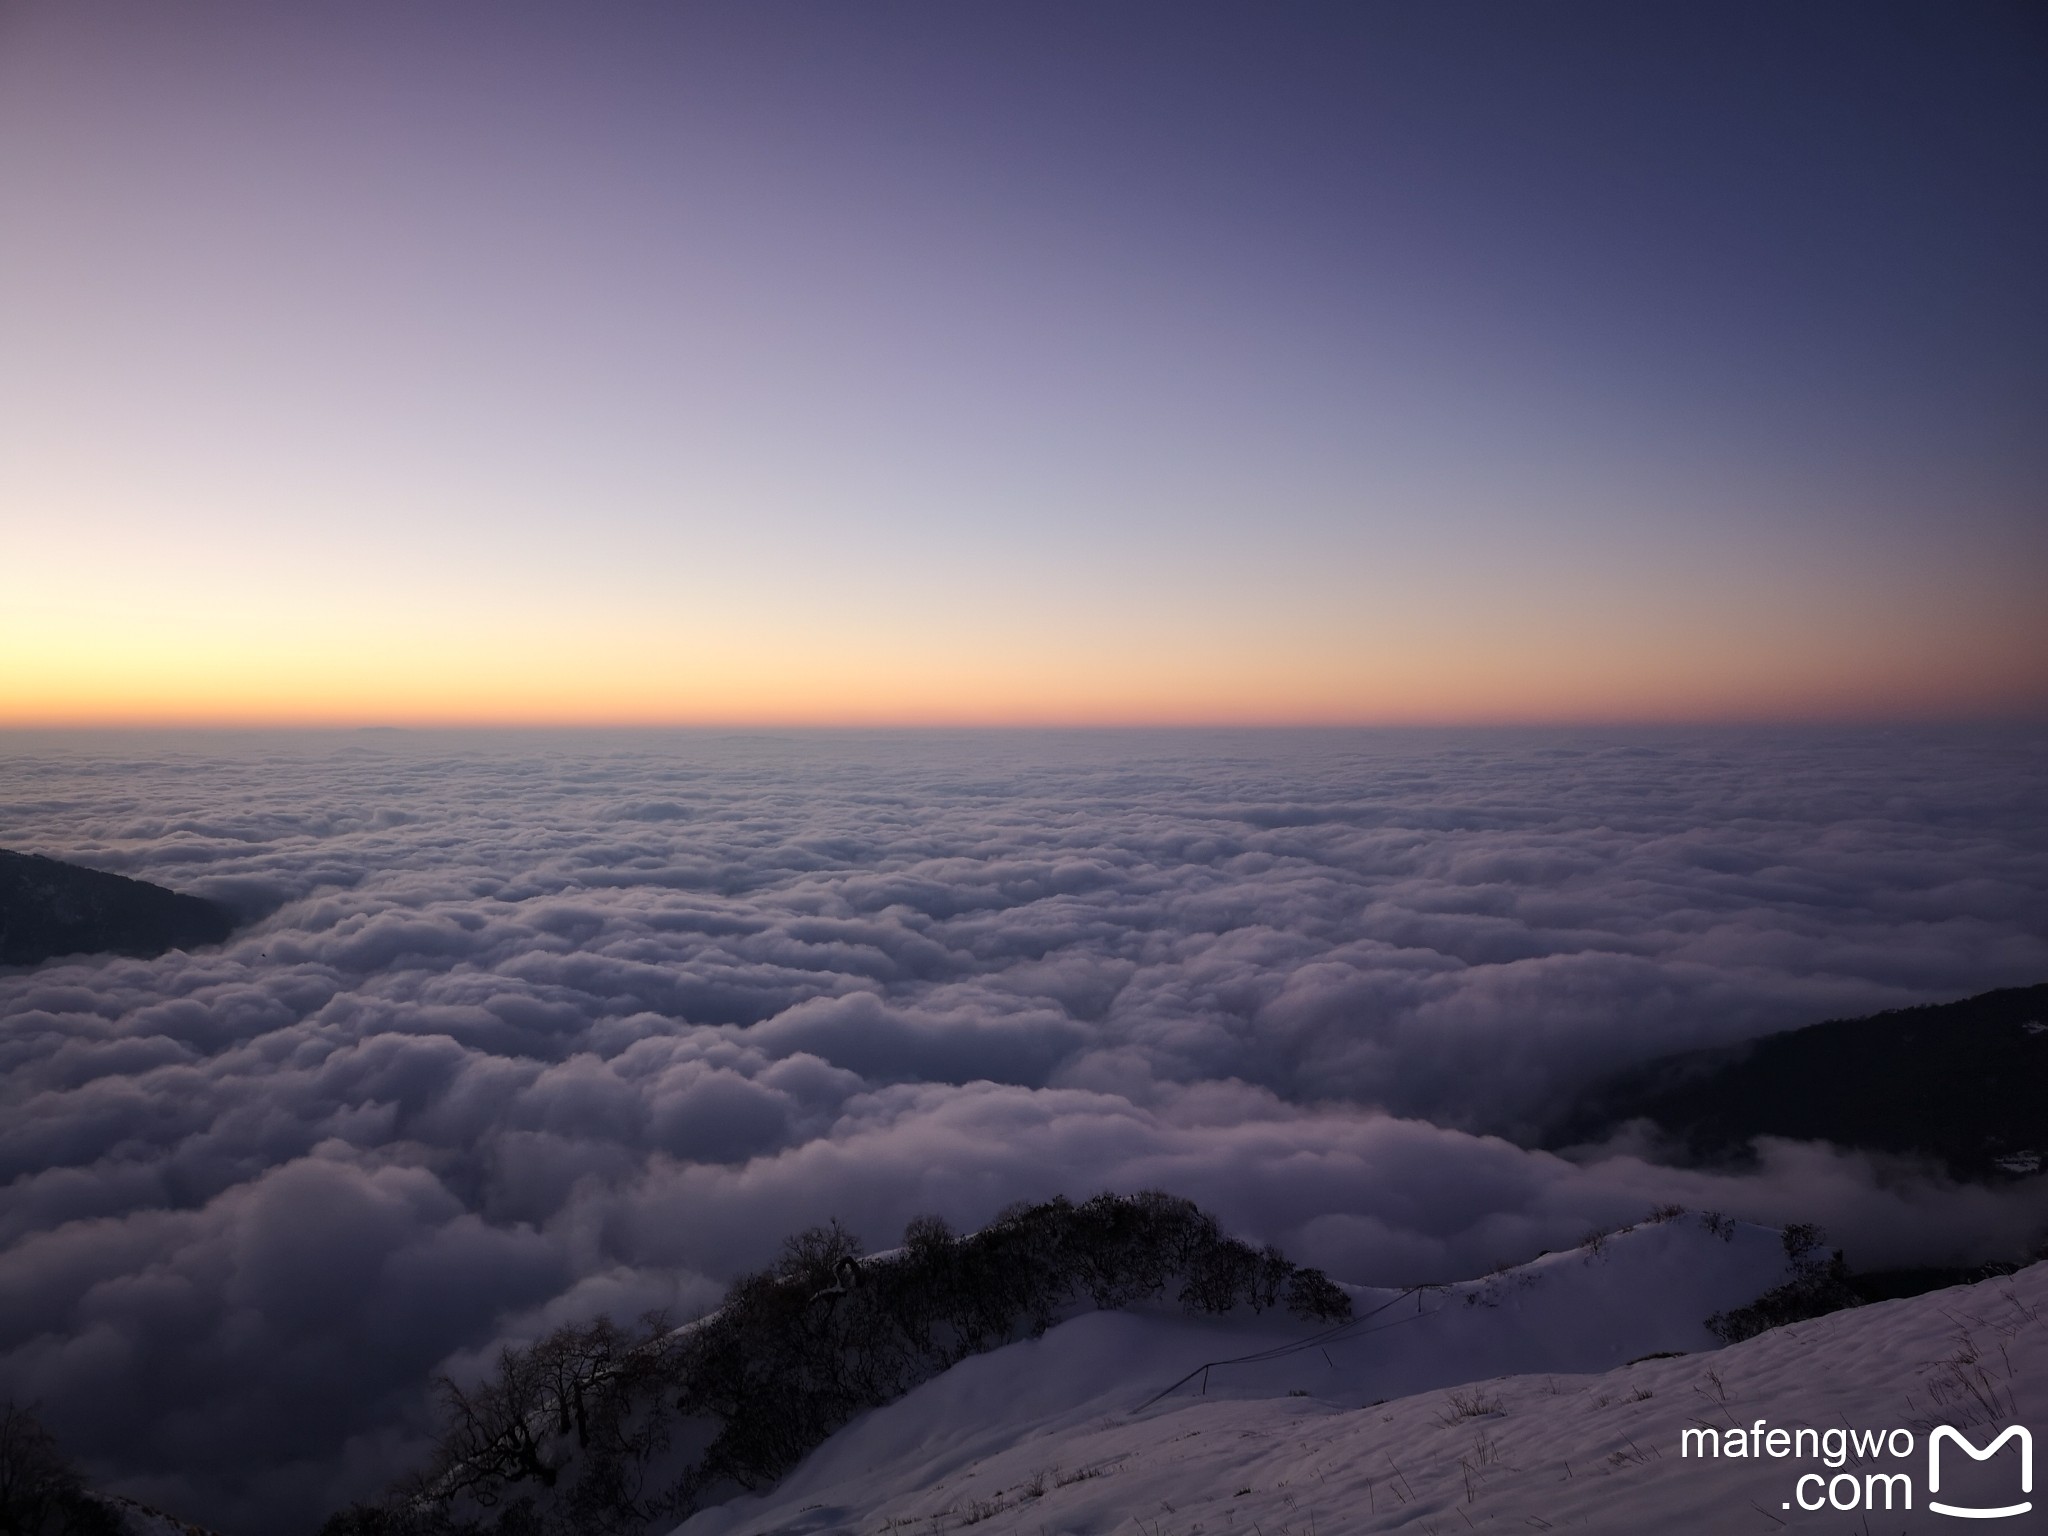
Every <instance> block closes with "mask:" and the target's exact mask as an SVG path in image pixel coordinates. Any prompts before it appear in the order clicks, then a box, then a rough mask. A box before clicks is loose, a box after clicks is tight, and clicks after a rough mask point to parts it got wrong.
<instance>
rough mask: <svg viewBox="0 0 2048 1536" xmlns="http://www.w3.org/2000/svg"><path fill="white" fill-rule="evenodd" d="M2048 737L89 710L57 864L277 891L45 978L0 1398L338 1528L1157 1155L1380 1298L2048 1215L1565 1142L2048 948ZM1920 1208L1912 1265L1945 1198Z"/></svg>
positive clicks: (13, 1029)
mask: <svg viewBox="0 0 2048 1536" xmlns="http://www.w3.org/2000/svg"><path fill="white" fill-rule="evenodd" d="M2043 746H2044V741H2043V738H2042V735H2041V733H2040V732H2038V731H2035V732H2011V731H2008V732H2003V733H1985V732H1978V733H1959V732H1948V733H1906V734H1901V733H1883V734H1878V733H1871V734H1856V733H1846V732H1832V733H1826V734H1812V733H1808V734H1800V733H1738V732H1732V731H1720V732H1690V733H1679V732H1667V733H1637V734H1632V735H1626V736H1624V735H1619V734H1615V735H1591V734H1579V735H1571V734H1566V733H1558V732H1542V733H1539V732H1523V733H1512V734H1508V733H1451V734H1442V735H1434V734H1423V733H1386V734H1364V735H1356V734H1341V733H1328V734H1305V735H1299V736H1295V735H1284V734H1271V735H1262V734H1222V735H1192V734H1185V735H1183V734H1163V735H1137V736H1127V737H1125V736H1113V735H1079V736H1057V735H1051V736H1034V735H929V736H925V735H879V736H872V737H868V736H829V735H827V736H803V735H798V736H791V737H786V738H772V737H771V738H729V737H727V738H721V737H712V736H705V735H680V736H666V735H619V736H599V735H565V736H546V735H536V736H518V735H504V736H434V735H424V734H421V735H414V734H407V735H392V736H386V735H352V734H341V735H308V736H277V737H262V736H250V737H203V736H202V737H173V736H152V737H133V738H122V737H105V736H102V737H90V736H87V737H54V736H26V737H16V738H12V739H7V740H4V741H0V817H4V822H0V825H4V827H5V829H6V834H5V837H4V839H0V841H4V842H6V843H7V844H8V845H10V846H14V847H17V848H21V849H24V850H28V851H33V852H41V853H48V854H52V855H55V856H58V857H64V858H71V859H75V860H78V861H80V862H84V863H89V864H92V865H95V866H97V867H101V868H106V869H112V870H116V871H118V872H121V873H124V874H132V875H136V876H139V877H142V878H146V879H151V880H155V881H158V882H159V883H163V884H167V885H171V886H174V887H176V888H178V889H183V890H190V891H194V892H197V893H199V894H202V895H210V896H215V897H218V898H220V899H223V900H226V901H228V902H230V903H233V904H236V905H237V906H238V907H240V908H241V909H242V910H243V911H245V912H246V913H248V914H250V916H251V917H252V919H253V921H252V922H251V924H250V926H248V927H247V928H245V929H244V930H242V931H241V932H240V933H239V934H238V935H237V937H236V938H235V939H234V940H233V941H232V942H231V943H229V944H228V945H226V946H225V947H223V948H222V949H220V950H217V951H210V952H206V953H202V954H197V955H188V954H182V953H173V954H171V955H167V956H164V957H162V958H161V959H158V960H153V961H137V960H122V959H111V960H79V961H69V962H64V961H60V962H55V963H52V964H49V965H46V966H43V967H41V968H39V969H36V970H33V971H15V972H0V1063H4V1067H5V1076H4V1079H0V1095H4V1100H0V1102H4V1105H5V1114H4V1116H0V1320H4V1321H0V1390H4V1391H6V1392H9V1393H12V1394H13V1395H15V1396H16V1397H20V1398H33V1399H40V1400H41V1402H42V1403H43V1405H44V1410H45V1414H46V1417H47V1418H48V1419H49V1420H50V1421H51V1423H52V1424H53V1427H55V1428H56V1429H57V1430H58V1432H59V1433H60V1434H61V1435H62V1436H63V1437H64V1438H65V1439H66V1440H67V1441H68V1442H69V1443H70V1444H71V1445H72V1446H73V1447H74V1448H75V1449H76V1450H77V1451H79V1452H81V1453H83V1454H84V1455H86V1456H87V1457H88V1458H90V1459H92V1460H94V1461H95V1462H96V1463H97V1464H98V1466H99V1467H100V1468H101V1469H102V1470H103V1471H105V1472H107V1473H109V1474H111V1475H112V1476H114V1477H117V1478H118V1479H119V1480H120V1485H121V1486H122V1487H123V1488H125V1489H127V1490H129V1491H133V1492H136V1493H139V1494H141V1495H142V1496H144V1497H153V1498H155V1499H156V1500H157V1501H158V1502H162V1503H165V1504H166V1505H169V1506H171V1507H174V1508H177V1509H180V1510H181V1511H183V1512H185V1513H187V1514H188V1515H189V1516H190V1517H193V1518H199V1519H205V1520H209V1521H212V1522H214V1523H217V1524H221V1525H223V1526H225V1527H228V1528H236V1527H240V1528H244V1529H252V1530H253V1529H267V1530H289V1529H292V1528H293V1527H294V1526H303V1525H305V1524H307V1523H309V1522H310V1521H311V1520H312V1519H314V1518H317V1515H318V1514H319V1512H320V1511H322V1510H323V1509H324V1508H326V1507H329V1506H331V1505H332V1504H333V1503H335V1502H338V1501H340V1500H341V1499H344V1498H346V1497H349V1496H354V1495H359V1494H361V1493H363V1492H365V1491H367V1490H368V1489H369V1488H371V1487H373V1486H375V1485H376V1484H377V1483H378V1482H380V1481H381V1480H382V1479H383V1478H384V1477H385V1476H387V1475H388V1474H389V1473H390V1472H391V1471H392V1470H394V1468H395V1467H396V1466H397V1465H399V1464H400V1463H401V1462H402V1461H403V1460H404V1459H405V1458H406V1457H407V1456H408V1455H409V1454H410V1451H411V1448H412V1446H413V1445H414V1443H415V1437H416V1435H417V1434H418V1432H419V1428H420V1425H421V1424H422V1422H423V1411H424V1392H423V1387H424V1384H425V1382H426V1381H427V1379H428V1378H429V1377H430V1376H431V1374H432V1373H433V1372H435V1371H436V1370H451V1371H456V1372H458V1373H459V1372H461V1371H463V1370H465V1369H473V1368H474V1367H475V1365H476V1364H477V1363H478V1362H479V1361H482V1360H485V1359H487V1358H488V1357H489V1355H490V1354H491V1352H492V1351H493V1350H494V1349H495V1348H496V1347H498V1346H499V1345H500V1344H501V1343H503V1342H505V1341H508V1340H519V1339H523V1338H528V1337H531V1336H533V1335H534V1334H536V1333H538V1332H540V1331H542V1330H544V1329H546V1328H547V1327H549V1326H551V1325H552V1324H553V1323H555V1322H557V1321H560V1320H565V1319H569V1318H578V1317H585V1316H588V1315H590V1314H592V1313H594V1312H596V1311H600V1310H609V1311H612V1312H614V1313H616V1314H630V1313H634V1312H637V1311H639V1310H642V1309H644V1308H648V1307H654V1306H665V1307H669V1308H671V1309H674V1310H676V1311H678V1312H688V1311H690V1310H692V1309H694V1308H698V1307H701V1306H704V1305H707V1304H708V1303H709V1302H710V1301H712V1300H713V1299H715V1297H716V1296H717V1294H718V1293H719V1291H720V1289H721V1287H722V1285H723V1284H724V1282H725V1281H726V1280H727V1279H729V1278H730V1277H731V1276H732V1275H733V1274H735V1273H737V1272H738V1271H740V1270H743V1269H746V1268H748V1267H751V1266H754V1265H758V1264H759V1263H761V1262H763V1261H764V1260H765V1259H766V1258H767V1257H768V1256H769V1255H770V1254H771V1253H772V1251H773V1248H774V1246H775V1244H776V1243H777V1242H778V1241H779V1239H780V1238H781V1236H783V1235H784V1234H785V1233H787V1232H789V1231H791V1230H793V1229H795V1228H797V1227H799V1226H802V1225H805V1224H807V1223H810V1222H813V1221H818V1220H823V1219H825V1218H826V1217H828V1216H838V1217H840V1218H841V1219H843V1220H846V1221H847V1222H849V1224H851V1225H853V1226H854V1227H855V1228H856V1229H858V1230H859V1231H861V1232H862V1233H863V1235H865V1236H866V1237H867V1238H868V1240H869V1241H870V1243H871V1244H874V1245H883V1244H886V1243H888V1242H890V1241H892V1240H893V1239H894V1237H895V1236H896V1234H897V1233H898V1232H900V1230H901V1227H902V1224H903V1222H904V1221H905V1220H906V1219H907V1218H908V1217H909V1216H911V1215H913V1214H916V1213H918V1212H922V1211H937V1212H940V1213H942V1214H944V1215H946V1216H947V1217H948V1218H949V1219H951V1220H953V1221H954V1222H955V1223H956V1224H958V1225H962V1226H971V1225H975V1224H978V1223H979V1222H981V1221H983V1220H986V1219H987V1218H988V1217H989V1216H990V1215H992V1214H993V1213H994V1212H995V1211H996V1210H998V1209H999V1208H1001V1206H1003V1205H1004V1204H1006V1203H1008V1202H1010V1201H1012V1200H1015V1199H1020V1198H1043V1197H1045V1196H1047V1195H1050V1194H1053V1193H1059V1192H1065V1193H1068V1194H1073V1195H1085V1194H1087V1193H1090V1192H1092V1191H1094V1190H1095V1189H1098V1188H1103V1187H1113V1188H1119V1189H1133V1188H1140V1187H1144V1186H1148V1185H1150V1186H1158V1187H1164V1188H1169V1189H1172V1190H1174V1191H1176V1192H1178V1193H1182V1194H1186V1195H1189V1196H1191V1197H1193V1198H1195V1199H1197V1200H1199V1201H1201V1202H1202V1203H1204V1204H1205V1205H1207V1206H1209V1207H1211V1208H1212V1209H1214V1210H1216V1211H1217V1212H1218V1214H1219V1215H1220V1216H1222V1217H1223V1219H1224V1220H1225V1221H1226V1223H1227V1224H1229V1225H1231V1226H1232V1227H1233V1228H1234V1229H1236V1230H1238V1231H1241V1232H1243V1233H1245V1234H1246V1235H1248V1236H1252V1237H1254V1238H1257V1239H1259V1240H1273V1241H1277V1242H1279V1243H1281V1244H1282V1245H1283V1246H1284V1247H1285V1248H1287V1250H1288V1251H1289V1253H1290V1254H1292V1255H1293V1256H1295V1257H1297V1258H1300V1259H1302V1260H1304V1261H1307V1262H1314V1263H1321V1264H1324V1265H1326V1266H1328V1267H1329V1268H1330V1269H1331V1271H1332V1272H1333V1273H1334V1274H1336V1275H1338V1276H1339V1277H1340V1278H1344V1279H1349V1280H1355V1281H1364V1282H1394V1281H1404V1280H1412V1279H1417V1278H1425V1277H1447V1276H1450V1275H1453V1274H1458V1273H1467V1272H1471V1271H1473V1270H1476V1269H1481V1268H1484V1267H1486V1266H1487V1265H1489V1264H1491V1263H1493V1262H1496V1261H1498V1260H1502V1259H1516V1258H1522V1257H1526V1256H1528V1255H1529V1254H1531V1253H1533V1252H1534V1251H1536V1250H1537V1249H1539V1248H1542V1247H1546V1246H1558V1245H1560V1244H1562V1243H1565V1242H1570V1241H1573V1240H1576V1238H1577V1237H1578V1236H1579V1235H1580V1234H1581V1233H1582V1232H1583V1231H1584V1230H1585V1229H1586V1227H1587V1226H1588V1225H1591V1224H1596V1223H1600V1222H1615V1221H1620V1220H1625V1219H1629V1218H1631V1217H1634V1216H1638V1215H1640V1214H1641V1213H1642V1211H1643V1210H1644V1209H1645V1208H1647V1207H1648V1206H1649V1205H1650V1204H1652V1203H1655V1202H1658V1201H1662V1200H1669V1199H1675V1200H1679V1201H1682V1202H1685V1203H1688V1204H1694V1205H1702V1206H1721V1207H1724V1208H1727V1209H1730V1210H1734V1211H1737V1212H1739V1213H1740V1214H1743V1215H1748V1216H1754V1217H1758V1218H1761V1219H1767V1220H1768V1219H1773V1218H1776V1219H1781V1220H1782V1219H1819V1220H1821V1221H1822V1222H1824V1223H1826V1224H1828V1225H1829V1226H1831V1227H1832V1228H1833V1229H1834V1231H1835V1234H1836V1236H1837V1237H1838V1238H1840V1239H1843V1240H1846V1241H1848V1242H1849V1243H1850V1245H1851V1248H1852V1257H1855V1258H1857V1259H1859V1260H1861V1261H1863V1262H1867V1263H1874V1262H1882V1261H1885V1260H1887V1259H1897V1258H1902V1257H1908V1256H1916V1257H1917V1256H1927V1257H1934V1256H1938V1255H1941V1254H1945V1253H1966V1252H1981V1251H1985V1250H1987V1249H1988V1248H1990V1247H1994V1246H1996V1245H1998V1244H2001V1243H2004V1244H2011V1243H2017V1242H2020V1241H2023V1240H2025V1239H2026V1238H2027V1236H2028V1235H2029V1234H2030V1233H2031V1232H2032V1231H2033V1230H2035V1229H2036V1228H2037V1227H2038V1225H2039V1224H2040V1222H2041V1221H2042V1220H2043V1217H2044V1211H2043V1209H2042V1207H2041V1204H2040V1202H2039V1200H2038V1199H2037V1198H2034V1197H2031V1196H2027V1195H2019V1196H2012V1197H2006V1198H2002V1199H1994V1198H1992V1197H1991V1196H1988V1195H1982V1194H1977V1193H1969V1192H1960V1191H1956V1190H1953V1189H1949V1188H1943V1187H1941V1186H1939V1185H1938V1184H1936V1183H1935V1182H1933V1181H1932V1180H1931V1179H1929V1178H1927V1177H1925V1176H1922V1175H1920V1174H1917V1173H1915V1172H1914V1171H1913V1170H1908V1169H1901V1168H1880V1167H1874V1166H1872V1165H1871V1164H1869V1163H1868V1162H1867V1161H1866V1160H1864V1159H1861V1158H1857V1157H1851V1156H1847V1155H1843V1154H1837V1153H1832V1152H1828V1151H1826V1150H1825V1149H1814V1148H1801V1147H1781V1148H1775V1149H1771V1151H1770V1155H1769V1156H1767V1158H1766V1159H1765V1162H1764V1166H1763V1168H1762V1170H1761V1171H1760V1172H1759V1173H1757V1174H1755V1175H1751V1176H1746V1177H1742V1178H1730V1177H1724V1176H1716V1175H1706V1174H1694V1173H1686V1174H1680V1173H1674V1172H1673V1171H1671V1170H1668V1169H1661V1168H1656V1167H1654V1166H1651V1165H1650V1164H1648V1163H1646V1162H1644V1161H1643V1160H1641V1159H1640V1158H1637V1157H1634V1156H1630V1155H1627V1154H1626V1153H1625V1152H1621V1151H1617V1153H1616V1154H1615V1155H1614V1156H1612V1157H1609V1158H1607V1159H1606V1160H1604V1161H1600V1162H1597V1163H1594V1164H1591V1165H1587V1166H1575V1165H1573V1164H1569V1163H1565V1162H1562V1161H1560V1160H1558V1159H1556V1158H1553V1157H1548V1156H1544V1155H1540V1154H1532V1153H1528V1152H1524V1151H1521V1150H1519V1149H1518V1148H1517V1147H1516V1146H1514V1145H1512V1144H1511V1142H1510V1141H1508V1140H1502V1139H1499V1138H1500V1137H1501V1136H1513V1135H1515V1134H1518V1133H1521V1132H1523V1131H1526V1130H1527V1129H1529V1128H1530V1127H1531V1126H1533V1125H1535V1124H1537V1123H1539V1122H1540V1120H1541V1119H1542V1117H1543V1116H1544V1115H1545V1114H1546V1113H1547V1112H1548V1111H1549V1110H1550V1109H1551V1108H1553V1107H1555V1106H1556V1105H1557V1104H1558V1103H1559V1102H1560V1101H1561V1099H1562V1098H1563V1096H1565V1095H1567V1094H1568V1093H1569V1092H1570V1091H1571V1090H1572V1089H1573V1088H1575V1087H1576V1086H1577V1085H1578V1084H1580V1083H1582V1082H1583V1081H1585V1080H1586V1079H1587V1078H1588V1077H1589V1076H1591V1075H1593V1074H1596V1073H1598V1072H1602V1071H1606V1070H1610V1069H1612V1068H1614V1067H1616V1066H1619V1065H1623V1064H1626V1063H1629V1062H1633V1061H1637V1060H1641V1059H1643V1058H1645V1057H1647V1056H1650V1055H1654V1054H1661V1053H1663V1052H1666V1051H1671V1050H1677V1049H1684V1048H1689V1047H1693V1046H1698V1045H1703V1044H1709V1043H1715V1042H1719V1041H1726V1040H1733V1039H1739V1038H1743V1037H1746V1036H1749V1035H1753V1034H1756V1033H1758V1032H1761V1031H1765V1030H1769V1029H1773V1028H1778V1027H1784V1026H1788V1025H1794V1024H1799V1023H1804V1022H1810V1021H1813V1020H1816V1019H1820V1018H1824V1017H1829V1016H1840V1015H1844V1014H1851V1013H1859V1012H1864V1011H1868V1010H1871V1009H1876V1008H1881V1007H1886V1006H1892V1005H1897V1004H1903V1003H1912V1002H1921V1001H1930V1000H1936V999H1943V998H1949V997H1955V996H1962V995H1965V994H1968V993H1971V992H1976V991H1981V990H1984V989H1986V988H1989V987H1993V986H2000V985H2011V984H2018V983H2025V982H2034V981H2039V980H2042V979H2044V978H2048V937H2044V935H2048V775H2044V773H2043V770H2042V767H2041V765H2042V763H2043V762H2048V753H2044V752H2043V750H2042V748H2043ZM1909 1224H1910V1225H1913V1226H1915V1227H1916V1228H1917V1230H1918V1233H1919V1235H1918V1237H1917V1239H1916V1240H1915V1241H1914V1242H1913V1243H1912V1244H1910V1245H1909V1244H1908V1243H1907V1242H1906V1240H1905V1239H1904V1238H1903V1237H1902V1235H1901V1234H1902V1233H1903V1231H1904V1230H1905V1228H1906V1227H1907V1226H1908V1225H1909Z"/></svg>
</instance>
